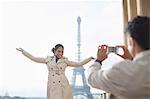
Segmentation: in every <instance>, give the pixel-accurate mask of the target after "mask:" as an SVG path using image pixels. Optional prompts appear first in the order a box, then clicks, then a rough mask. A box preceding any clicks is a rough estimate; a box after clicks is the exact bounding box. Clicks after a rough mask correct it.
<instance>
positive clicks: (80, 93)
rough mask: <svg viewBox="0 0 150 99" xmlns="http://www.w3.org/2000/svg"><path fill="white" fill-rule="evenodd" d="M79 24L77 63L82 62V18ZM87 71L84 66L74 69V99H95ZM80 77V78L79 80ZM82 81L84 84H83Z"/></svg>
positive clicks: (78, 19) (72, 83)
mask: <svg viewBox="0 0 150 99" xmlns="http://www.w3.org/2000/svg"><path fill="white" fill-rule="evenodd" d="M77 22H78V35H77V48H78V50H77V55H78V56H77V57H78V58H77V61H78V62H79V61H80V58H81V57H80V55H81V53H80V47H81V36H80V23H81V18H80V17H78V18H77ZM84 71H85V69H84V68H83V66H80V67H76V68H74V69H73V77H72V80H71V87H72V91H73V96H74V99H93V96H92V94H91V92H90V87H89V86H88V84H87V81H86V77H85V74H84ZM78 77H79V78H78ZM77 78H78V79H79V80H80V83H82V84H81V85H79V84H78V81H77ZM81 81H82V82H81Z"/></svg>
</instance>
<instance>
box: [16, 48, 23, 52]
mask: <svg viewBox="0 0 150 99" xmlns="http://www.w3.org/2000/svg"><path fill="white" fill-rule="evenodd" d="M16 50H18V51H20V52H23V51H24V50H23V49H22V48H16Z"/></svg>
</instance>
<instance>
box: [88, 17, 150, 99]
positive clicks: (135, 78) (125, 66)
mask: <svg viewBox="0 0 150 99" xmlns="http://www.w3.org/2000/svg"><path fill="white" fill-rule="evenodd" d="M127 32H128V35H127V39H128V42H129V50H128V49H127V48H126V47H125V46H117V47H119V48H122V49H123V51H124V53H123V55H120V54H117V55H119V56H121V57H122V58H124V60H123V61H121V62H119V63H116V64H115V65H113V66H112V67H111V68H109V69H107V70H101V66H102V62H103V61H104V60H105V59H106V58H107V57H108V56H107V50H108V46H107V45H101V46H99V48H98V52H97V59H96V61H95V63H94V64H93V65H92V66H90V67H89V69H88V71H89V72H88V82H89V84H90V85H91V86H92V87H94V88H98V89H101V90H104V91H106V92H108V93H111V94H113V99H150V18H149V17H144V16H137V17H135V18H134V19H133V20H132V21H131V22H129V23H128V27H127ZM110 99H112V98H110Z"/></svg>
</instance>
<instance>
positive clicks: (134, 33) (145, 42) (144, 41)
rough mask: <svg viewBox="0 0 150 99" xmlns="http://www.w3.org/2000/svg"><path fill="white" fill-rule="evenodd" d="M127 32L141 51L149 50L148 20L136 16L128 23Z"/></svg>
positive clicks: (149, 20) (149, 25)
mask: <svg viewBox="0 0 150 99" xmlns="http://www.w3.org/2000/svg"><path fill="white" fill-rule="evenodd" d="M127 32H128V33H129V34H130V36H131V37H132V38H134V39H135V40H136V42H137V43H138V45H139V47H140V48H142V49H143V50H148V49H150V18H149V17H146V16H136V17H135V18H134V19H133V20H132V21H130V22H129V23H128V27H127Z"/></svg>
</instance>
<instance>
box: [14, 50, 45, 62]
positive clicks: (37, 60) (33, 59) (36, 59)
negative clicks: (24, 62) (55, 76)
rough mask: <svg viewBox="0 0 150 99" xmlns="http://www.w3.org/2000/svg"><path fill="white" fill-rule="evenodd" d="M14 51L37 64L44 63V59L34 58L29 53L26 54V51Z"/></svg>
mask: <svg viewBox="0 0 150 99" xmlns="http://www.w3.org/2000/svg"><path fill="white" fill-rule="evenodd" d="M16 50H18V51H20V52H22V54H23V55H24V56H26V57H27V58H29V59H31V60H32V61H34V62H37V63H46V58H40V57H34V56H33V55H31V54H30V53H28V52H27V51H25V50H24V49H22V48H16Z"/></svg>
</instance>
